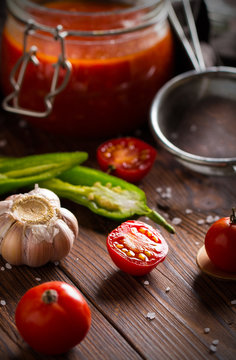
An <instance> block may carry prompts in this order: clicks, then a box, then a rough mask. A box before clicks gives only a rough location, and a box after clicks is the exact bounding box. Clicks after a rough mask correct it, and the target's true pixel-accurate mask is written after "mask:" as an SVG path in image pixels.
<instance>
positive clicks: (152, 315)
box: [146, 312, 156, 320]
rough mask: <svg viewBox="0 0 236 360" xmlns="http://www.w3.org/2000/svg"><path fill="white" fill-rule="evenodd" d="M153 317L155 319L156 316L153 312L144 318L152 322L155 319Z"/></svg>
mask: <svg viewBox="0 0 236 360" xmlns="http://www.w3.org/2000/svg"><path fill="white" fill-rule="evenodd" d="M155 317H156V314H155V313H154V312H148V313H147V315H146V318H147V319H149V320H153V319H155Z"/></svg>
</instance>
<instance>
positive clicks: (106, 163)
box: [97, 137, 157, 183]
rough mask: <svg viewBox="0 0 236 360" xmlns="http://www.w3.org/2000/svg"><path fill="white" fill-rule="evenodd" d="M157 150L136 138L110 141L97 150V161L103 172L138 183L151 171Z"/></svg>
mask: <svg viewBox="0 0 236 360" xmlns="http://www.w3.org/2000/svg"><path fill="white" fill-rule="evenodd" d="M156 154H157V152H156V150H155V149H154V148H153V147H152V146H151V145H149V144H147V143H146V142H144V141H142V140H139V139H137V138H134V137H125V138H117V139H112V140H109V141H107V142H105V143H103V144H102V145H100V146H99V147H98V149H97V161H98V164H99V166H100V168H101V169H102V170H103V171H106V172H109V173H110V174H112V175H115V176H118V177H120V178H122V179H124V180H126V181H129V182H133V183H134V182H138V181H140V180H141V179H142V178H143V177H144V176H146V175H147V173H148V172H149V171H150V170H151V168H152V165H153V163H154V161H155V158H156Z"/></svg>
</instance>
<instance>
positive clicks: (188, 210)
mask: <svg viewBox="0 0 236 360" xmlns="http://www.w3.org/2000/svg"><path fill="white" fill-rule="evenodd" d="M192 212H193V210H191V209H185V214H192Z"/></svg>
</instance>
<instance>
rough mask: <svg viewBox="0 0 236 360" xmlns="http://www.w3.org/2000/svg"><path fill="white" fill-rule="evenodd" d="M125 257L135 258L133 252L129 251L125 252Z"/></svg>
mask: <svg viewBox="0 0 236 360" xmlns="http://www.w3.org/2000/svg"><path fill="white" fill-rule="evenodd" d="M127 255H128V256H130V257H134V256H135V253H134V252H133V251H131V250H129V251H128V252H127Z"/></svg>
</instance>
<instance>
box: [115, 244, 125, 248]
mask: <svg viewBox="0 0 236 360" xmlns="http://www.w3.org/2000/svg"><path fill="white" fill-rule="evenodd" d="M115 245H116V247H117V248H118V249H122V248H123V247H124V245H123V244H115Z"/></svg>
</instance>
